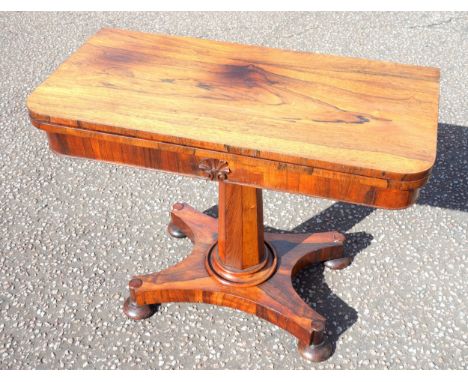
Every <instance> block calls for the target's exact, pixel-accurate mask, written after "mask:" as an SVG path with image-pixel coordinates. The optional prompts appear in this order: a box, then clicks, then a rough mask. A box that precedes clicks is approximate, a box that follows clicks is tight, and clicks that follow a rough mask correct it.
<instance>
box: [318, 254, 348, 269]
mask: <svg viewBox="0 0 468 382" xmlns="http://www.w3.org/2000/svg"><path fill="white" fill-rule="evenodd" d="M352 262H353V257H351V256H349V257H342V258H341V259H334V260H328V261H325V262H324V263H323V264H324V265H325V266H326V267H327V268H329V269H333V270H339V269H344V268H346V267H347V266H349V265H351V263H352Z"/></svg>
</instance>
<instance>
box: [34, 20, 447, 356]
mask: <svg viewBox="0 0 468 382" xmlns="http://www.w3.org/2000/svg"><path fill="white" fill-rule="evenodd" d="M438 95H439V70H438V69H436V68H430V67H420V66H411V65H402V64H397V63H392V62H383V61H372V60H366V59H358V58H348V57H338V56H331V55H323V54H316V53H307V52H293V51H286V50H280V49H272V48H266V47H258V46H249V45H241V44H234V43H227V42H218V41H209V40H203V39H197V38H189V37H175V36H167V35H156V34H148V33H141V32H134V31H127V30H118V29H102V30H100V31H99V32H98V33H97V34H95V35H94V36H92V37H91V38H90V39H89V40H88V41H86V42H85V44H84V45H83V46H82V47H80V48H79V49H78V50H77V51H76V52H74V53H73V54H72V55H71V56H70V57H69V58H68V59H67V60H66V61H65V62H64V63H63V64H61V65H60V66H59V68H58V69H57V70H56V71H55V72H54V73H53V74H52V75H51V76H49V77H48V78H47V79H46V80H45V81H44V82H43V83H42V84H41V85H40V86H38V87H37V88H36V89H35V90H34V92H33V93H32V94H31V95H30V96H29V97H28V100H27V107H28V111H29V115H30V118H31V121H32V124H33V125H34V126H36V127H37V128H39V129H41V130H44V131H45V132H46V133H47V137H48V141H49V145H50V148H51V150H53V151H54V152H56V153H60V154H65V155H70V156H74V157H83V158H90V159H95V160H101V161H106V162H112V163H118V164H125V165H132V166H139V167H143V168H151V169H158V170H162V171H170V172H175V173H179V174H181V175H189V176H193V177H199V178H206V179H208V180H210V181H213V182H217V183H218V185H219V207H218V208H219V216H218V218H217V219H215V218H213V217H210V216H208V215H206V214H203V213H201V212H198V211H196V210H195V209H193V208H192V207H190V206H189V205H187V204H185V203H182V202H180V203H176V204H175V205H174V206H173V207H172V211H171V218H170V222H169V224H168V232H169V234H170V235H172V236H173V237H175V238H185V237H187V238H189V239H190V240H191V241H192V243H193V250H192V252H191V253H190V254H189V255H188V256H187V257H186V258H185V259H184V260H183V261H181V262H180V263H178V264H176V265H174V266H172V267H170V268H168V269H166V270H163V271H161V272H156V273H152V274H147V275H138V276H134V277H133V278H132V279H131V281H130V282H129V297H128V299H127V300H126V301H125V304H124V312H125V314H126V315H127V316H128V317H130V318H132V319H135V320H140V319H145V318H148V317H150V316H151V315H153V314H154V313H155V312H156V310H157V306H158V305H159V304H161V303H166V302H192V303H208V304H216V305H222V306H227V307H231V308H235V309H239V310H242V311H244V312H247V313H250V314H254V315H256V316H258V317H261V318H263V319H265V320H268V321H269V322H271V323H273V324H275V325H277V326H279V327H281V328H283V329H284V330H286V331H288V332H289V333H291V334H292V335H293V336H295V337H296V338H297V339H298V349H299V352H300V354H301V355H303V356H304V357H305V358H306V359H308V360H311V361H323V360H325V359H327V358H328V357H329V356H330V355H331V353H332V348H331V345H330V343H329V342H328V341H327V340H326V336H325V335H324V332H325V318H324V317H323V316H322V315H320V314H319V313H318V312H316V311H315V310H314V309H312V308H311V307H310V306H309V305H308V304H306V303H305V302H304V301H303V300H302V299H301V298H300V297H299V296H298V294H297V293H296V291H295V290H294V288H293V286H292V281H291V280H292V277H293V276H294V274H296V273H297V271H299V270H300V269H302V268H304V267H305V266H309V265H311V264H317V263H323V264H324V266H326V267H328V268H331V269H342V268H344V267H346V266H348V265H350V263H351V261H352V258H351V257H350V256H346V254H345V253H343V243H344V241H345V236H344V235H343V234H342V233H339V232H324V233H312V234H295V233H284V234H280V233H265V232H264V226H263V206H262V189H263V188H265V189H271V190H276V191H282V192H289V193H299V194H304V195H310V196H315V197H323V198H330V199H334V200H340V201H344V202H349V203H356V204H363V205H367V206H373V207H377V208H385V209H401V208H405V207H408V206H410V205H411V204H412V203H414V202H415V200H416V198H417V195H418V191H419V189H420V188H421V187H422V186H424V184H425V183H426V182H427V180H428V177H429V175H430V172H431V169H432V167H433V165H434V161H435V156H436V143H437V119H438ZM161 255H163V254H161ZM376 287H377V286H376Z"/></svg>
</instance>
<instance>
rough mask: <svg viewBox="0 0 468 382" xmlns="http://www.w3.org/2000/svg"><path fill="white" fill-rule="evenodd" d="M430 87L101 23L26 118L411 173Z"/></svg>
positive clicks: (418, 157) (308, 162)
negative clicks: (29, 116) (102, 25)
mask: <svg viewBox="0 0 468 382" xmlns="http://www.w3.org/2000/svg"><path fill="white" fill-rule="evenodd" d="M438 92H439V70H438V69H435V68H428V67H418V66H409V65H400V64H395V63H390V62H380V61H370V60H364V59H355V58H345V57H337V56H328V55H321V54H314V53H301V52H292V51H284V50H279V49H271V48H264V47H256V46H246V45H240V44H233V43H225V42H216V41H208V40H202V39H195V38H188V37H173V36H163V35H154V34H147V33H141V32H131V31H125V30H116V29H103V30H101V31H99V32H98V33H97V34H96V35H95V36H93V37H91V38H90V39H89V40H88V41H87V42H86V43H85V44H84V45H83V46H82V47H81V48H80V49H79V50H78V51H76V52H75V53H74V54H73V55H72V56H71V57H70V58H69V59H68V60H66V61H65V63H63V64H62V65H61V66H60V67H59V68H58V69H57V71H55V72H54V73H53V74H52V75H51V76H50V77H49V78H48V79H47V80H46V81H45V82H44V83H43V84H42V85H40V86H39V87H38V88H37V89H36V90H35V91H34V92H33V93H32V94H31V95H30V97H29V98H28V102H27V104H28V108H29V111H30V115H31V118H32V119H33V120H35V121H36V124H37V125H40V124H41V123H44V122H49V123H52V124H55V125H57V126H69V127H79V128H81V129H85V130H96V131H100V132H108V133H112V134H118V135H122V136H127V137H138V138H143V139H147V140H152V141H158V142H166V143H174V144H177V145H182V146H189V147H193V148H199V149H207V150H213V151H216V152H224V153H230V154H237V155H242V156H249V157H255V158H260V159H268V160H273V161H278V162H283V163H289V164H293V165H299V166H308V167H312V168H314V169H322V170H328V171H335V172H339V173H345V174H354V175H361V176H367V177H372V178H377V179H385V180H388V181H392V180H400V181H413V180H422V179H425V178H427V176H428V174H429V172H430V169H431V168H432V166H433V164H434V160H435V153H436V137H437V115H438Z"/></svg>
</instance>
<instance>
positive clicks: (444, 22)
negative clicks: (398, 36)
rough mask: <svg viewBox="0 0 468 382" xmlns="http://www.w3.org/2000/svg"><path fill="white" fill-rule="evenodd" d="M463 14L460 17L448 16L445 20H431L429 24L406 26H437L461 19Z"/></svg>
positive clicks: (413, 27) (414, 27)
mask: <svg viewBox="0 0 468 382" xmlns="http://www.w3.org/2000/svg"><path fill="white" fill-rule="evenodd" d="M464 18H465V16H461V17H450V18H448V19H446V20H440V21H438V22H433V23H430V24H423V25H412V26H410V27H408V29H416V28H433V27H436V26H439V25H445V24H450V23H451V22H452V21H454V20H461V19H464Z"/></svg>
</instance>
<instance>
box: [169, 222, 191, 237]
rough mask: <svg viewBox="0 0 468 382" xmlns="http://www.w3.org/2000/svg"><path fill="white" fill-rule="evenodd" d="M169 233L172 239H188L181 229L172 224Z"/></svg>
mask: <svg viewBox="0 0 468 382" xmlns="http://www.w3.org/2000/svg"><path fill="white" fill-rule="evenodd" d="M167 232H168V233H169V235H171V236H172V237H174V238H176V239H183V238H185V237H187V235H186V234H185V233H183V232H182V231H181V229H180V228H179V227H177V226H176V225H175V224H174V223H172V222H171V223H169V224H168V226H167Z"/></svg>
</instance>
